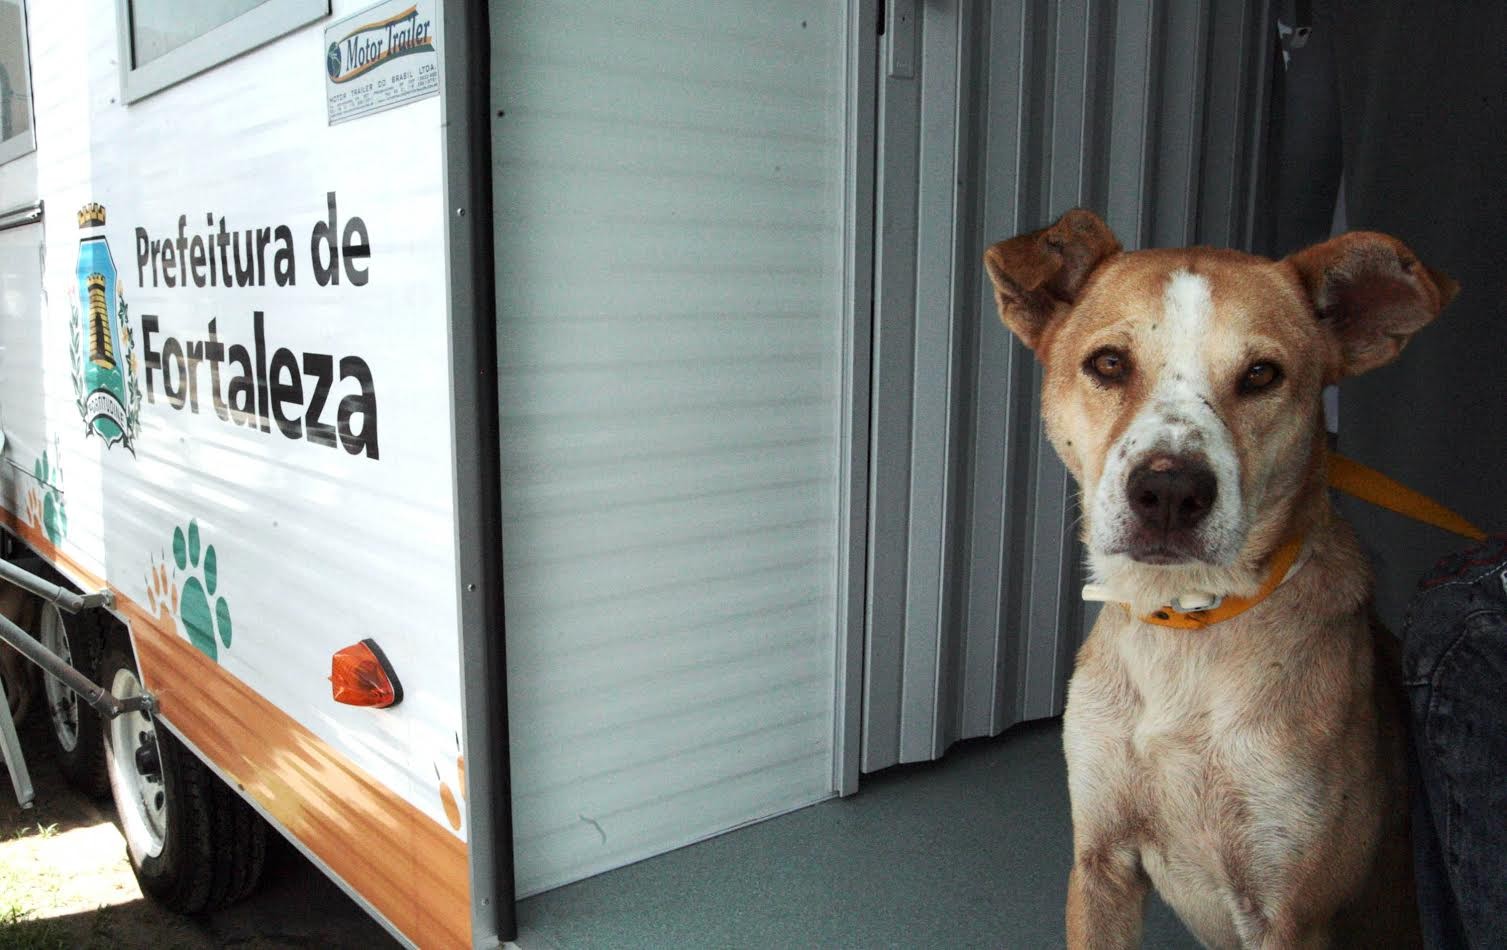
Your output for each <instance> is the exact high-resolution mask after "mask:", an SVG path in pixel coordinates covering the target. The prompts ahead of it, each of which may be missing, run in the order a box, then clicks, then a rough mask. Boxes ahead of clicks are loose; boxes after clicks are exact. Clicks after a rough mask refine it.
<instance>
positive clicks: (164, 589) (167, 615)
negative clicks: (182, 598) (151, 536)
mask: <svg viewBox="0 0 1507 950" xmlns="http://www.w3.org/2000/svg"><path fill="white" fill-rule="evenodd" d="M147 612H148V613H150V614H151V615H152V616H153V617H155V618H157V621H158V623H159V624H160V625H161V626H162V627H164V628H166V629H167V630H172V629H173V616H174V615H175V614H176V613H177V612H178V581H177V578H176V577H175V576H173V575H171V574H169V573H168V567H167V564H166V563H164V562H162V561H153V563H152V564H150V565H148V566H147Z"/></svg>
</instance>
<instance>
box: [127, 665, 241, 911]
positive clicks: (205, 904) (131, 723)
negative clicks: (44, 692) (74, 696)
mask: <svg viewBox="0 0 1507 950" xmlns="http://www.w3.org/2000/svg"><path fill="white" fill-rule="evenodd" d="M100 678H101V685H103V686H105V687H107V688H108V689H109V690H110V691H111V692H112V693H113V694H114V695H115V696H116V697H117V698H124V697H127V696H132V695H139V694H140V693H141V692H142V691H143V690H142V685H141V679H140V677H139V676H138V674H137V671H136V663H135V661H134V659H133V658H132V655H131V649H130V647H129V646H128V645H126V644H125V643H122V642H118V641H112V642H111V643H109V644H108V645H107V646H106V647H105V651H104V656H103V657H102V659H101V663H100ZM105 761H106V764H107V771H108V773H109V777H110V791H111V792H112V794H113V796H114V798H115V810H116V813H117V814H118V815H119V817H120V826H121V831H122V833H123V834H124V835H125V839H126V853H127V855H128V857H129V858H130V861H131V870H132V871H133V872H134V873H135V875H136V881H137V883H139V884H140V885H141V890H142V893H144V894H146V895H147V896H149V897H151V898H153V899H154V900H156V901H157V902H158V903H159V904H162V905H163V906H164V907H167V908H168V909H170V910H175V911H178V912H179V913H183V914H197V913H200V912H201V911H205V910H212V909H214V908H217V907H223V906H225V905H227V904H231V903H234V902H235V901H237V900H240V899H241V898H243V897H245V896H246V895H247V894H249V893H251V891H252V890H253V889H254V888H255V887H256V884H257V881H258V879H259V878H260V877H261V874H262V867H263V865H264V864H265V863H266V859H267V825H266V822H264V821H263V820H262V818H261V816H260V815H258V814H257V813H256V812H255V811H254V810H252V808H251V806H250V805H248V804H246V802H245V801H244V800H243V799H242V798H241V797H240V796H239V795H237V794H236V793H235V792H234V791H232V790H231V789H230V788H229V787H228V786H226V785H225V783H224V782H221V781H220V779H219V778H218V777H217V776H216V775H215V774H214V773H213V772H211V771H210V770H209V768H208V767H206V766H205V765H204V763H202V762H200V761H199V759H198V757H197V756H196V755H194V753H193V752H192V751H190V750H189V749H188V748H187V747H186V746H184V745H183V743H181V742H179V741H178V739H177V738H176V737H175V736H173V735H172V733H170V732H169V731H168V730H167V729H165V728H162V727H161V726H160V724H159V723H158V722H157V721H156V720H155V719H154V718H153V717H152V716H150V715H148V714H146V713H126V714H124V715H121V716H118V717H116V718H115V719H114V720H113V721H111V722H110V724H109V725H108V727H106V729H105Z"/></svg>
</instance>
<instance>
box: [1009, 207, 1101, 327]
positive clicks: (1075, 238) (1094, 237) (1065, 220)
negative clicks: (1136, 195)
mask: <svg viewBox="0 0 1507 950" xmlns="http://www.w3.org/2000/svg"><path fill="white" fill-rule="evenodd" d="M1119 252H1120V242H1119V241H1118V240H1116V239H1115V236H1114V233H1113V232H1111V231H1110V230H1109V226H1108V225H1106V224H1105V223H1104V222H1103V221H1101V220H1100V219H1099V216H1098V215H1096V214H1094V213H1093V212H1092V211H1084V210H1083V209H1082V208H1075V209H1073V210H1072V211H1069V212H1068V213H1067V214H1064V215H1063V216H1062V217H1061V218H1060V219H1059V220H1058V221H1057V223H1056V224H1054V225H1052V226H1051V227H1049V228H1042V229H1041V230H1040V231H1032V232H1031V233H1030V234H1022V235H1020V236H1018V237H1013V238H1011V239H1010V240H1008V241H1001V242H999V243H998V244H996V245H994V246H993V247H991V248H989V250H988V251H986V252H984V268H985V269H986V270H987V271H988V272H989V279H990V280H991V281H993V282H994V300H995V302H996V303H997V304H998V305H999V316H1000V319H1001V320H1003V321H1004V322H1005V326H1007V327H1009V328H1010V330H1011V331H1012V332H1014V334H1015V335H1016V336H1018V337H1020V339H1021V341H1022V342H1023V343H1025V345H1026V346H1029V347H1030V348H1031V349H1033V350H1036V351H1037V356H1040V355H1041V350H1040V347H1041V344H1042V343H1043V342H1044V336H1045V332H1046V330H1047V328H1048V327H1049V326H1050V325H1051V324H1052V321H1053V320H1054V318H1056V317H1058V316H1060V315H1063V314H1065V313H1066V312H1067V310H1068V308H1070V307H1071V306H1072V305H1073V304H1074V303H1075V302H1076V301H1077V299H1078V294H1079V292H1080V291H1081V290H1082V289H1083V285H1084V284H1085V283H1087V282H1088V277H1089V275H1090V274H1092V273H1093V272H1094V269H1095V268H1097V267H1098V266H1099V265H1100V264H1101V263H1103V262H1104V260H1105V259H1106V258H1108V257H1110V256H1112V255H1114V254H1118V253H1119Z"/></svg>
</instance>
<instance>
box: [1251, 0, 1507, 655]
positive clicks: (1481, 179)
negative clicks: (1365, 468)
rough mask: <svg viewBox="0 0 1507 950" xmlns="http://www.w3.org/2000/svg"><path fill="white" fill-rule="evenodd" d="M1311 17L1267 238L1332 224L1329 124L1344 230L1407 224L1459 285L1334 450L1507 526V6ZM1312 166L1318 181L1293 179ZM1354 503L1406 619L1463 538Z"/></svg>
mask: <svg viewBox="0 0 1507 950" xmlns="http://www.w3.org/2000/svg"><path fill="white" fill-rule="evenodd" d="M1279 15H1280V14H1279ZM1313 21H1314V22H1313V34H1312V36H1311V37H1310V38H1309V39H1308V41H1307V43H1306V45H1305V46H1304V47H1303V48H1301V49H1297V50H1293V51H1292V55H1293V68H1292V69H1291V70H1289V72H1288V73H1287V75H1286V77H1285V81H1286V83H1287V88H1286V89H1285V90H1284V91H1283V94H1282V97H1281V98H1282V101H1283V103H1284V104H1285V106H1284V112H1283V114H1282V115H1281V116H1280V121H1279V124H1280V126H1281V128H1280V129H1279V130H1277V131H1276V132H1274V138H1273V142H1274V143H1286V145H1285V146H1284V147H1282V148H1276V149H1275V156H1274V158H1275V160H1276V161H1279V162H1284V163H1286V164H1285V165H1284V167H1283V168H1282V169H1281V171H1280V172H1279V171H1275V170H1274V171H1272V172H1269V174H1268V176H1267V180H1268V183H1269V184H1268V188H1269V191H1268V194H1269V195H1270V202H1269V204H1268V208H1267V210H1268V213H1269V214H1270V215H1271V217H1272V220H1271V221H1270V222H1269V224H1268V233H1269V234H1271V235H1273V238H1272V243H1271V244H1270V246H1269V247H1268V248H1267V250H1268V251H1270V252H1271V253H1273V254H1274V255H1280V254H1285V253H1287V252H1289V251H1291V250H1293V249H1295V247H1297V246H1300V245H1302V244H1306V243H1310V242H1311V241H1313V240H1317V239H1319V238H1322V237H1323V236H1324V234H1320V233H1317V232H1318V230H1319V229H1320V227H1321V226H1322V224H1323V222H1325V221H1327V220H1328V219H1329V217H1328V216H1330V215H1332V214H1333V210H1334V208H1333V205H1334V202H1333V198H1332V197H1331V195H1332V194H1333V185H1334V184H1335V182H1334V180H1333V179H1334V176H1335V175H1336V174H1339V169H1336V168H1335V167H1334V166H1333V163H1332V162H1330V161H1329V160H1328V155H1329V152H1327V151H1326V149H1327V148H1328V144H1326V143H1327V142H1328V140H1326V139H1325V137H1324V133H1325V130H1326V129H1329V130H1331V131H1337V133H1338V135H1339V139H1340V142H1341V143H1342V153H1343V161H1342V166H1343V178H1344V201H1345V209H1344V210H1345V222H1346V224H1347V226H1348V227H1349V228H1351V229H1365V230H1374V231H1384V232H1387V233H1389V234H1393V235H1396V236H1397V237H1399V238H1401V239H1402V240H1403V241H1404V242H1406V243H1407V244H1408V245H1409V246H1410V247H1412V249H1413V250H1414V251H1415V252H1416V253H1417V254H1418V255H1419V256H1420V257H1421V258H1422V259H1423V260H1424V261H1425V262H1426V263H1427V264H1429V265H1430V266H1432V267H1435V268H1438V269H1441V270H1443V271H1445V272H1446V273H1448V274H1450V275H1451V276H1453V277H1454V278H1455V279H1456V280H1458V281H1459V282H1460V284H1461V285H1462V288H1463V289H1462V290H1461V293H1460V296H1459V298H1458V299H1456V300H1455V302H1454V303H1452V304H1451V305H1450V306H1449V307H1448V309H1446V310H1445V312H1444V314H1443V316H1442V317H1441V318H1440V319H1439V320H1438V321H1436V322H1435V323H1434V324H1433V325H1431V326H1429V327H1426V328H1424V330H1423V331H1422V332H1420V333H1419V334H1418V335H1417V336H1416V337H1415V338H1414V340H1413V342H1412V343H1411V344H1409V346H1408V348H1407V350H1406V351H1405V352H1404V353H1403V356H1402V358H1401V359H1400V360H1399V361H1398V362H1397V363H1394V364H1393V365H1391V366H1388V367H1384V368H1382V369H1379V370H1376V371H1374V372H1372V373H1369V374H1367V375H1365V376H1360V377H1357V378H1356V379H1353V380H1348V381H1346V382H1345V383H1343V384H1342V385H1341V387H1340V427H1339V430H1340V431H1339V438H1340V442H1339V447H1340V450H1341V451H1342V452H1344V453H1346V454H1348V455H1351V456H1353V457H1354V458H1355V459H1357V460H1358V461H1360V462H1364V463H1365V464H1368V465H1371V466H1374V467H1376V468H1379V469H1381V470H1382V471H1384V472H1386V473H1387V474H1389V475H1391V476H1392V477H1394V478H1397V479H1399V480H1401V481H1402V482H1404V483H1406V484H1408V485H1411V486H1412V487H1414V488H1416V489H1418V490H1420V491H1422V492H1424V493H1425V494H1428V495H1430V496H1432V497H1434V498H1436V499H1438V500H1439V501H1441V502H1443V503H1444V504H1446V505H1449V506H1450V507H1452V508H1454V509H1456V510H1458V511H1459V512H1461V513H1462V514H1464V515H1465V516H1466V517H1467V518H1469V519H1471V520H1473V521H1475V522H1476V523H1478V524H1480V525H1482V526H1483V527H1485V528H1486V529H1487V530H1501V529H1502V528H1504V527H1507V517H1504V515H1507V509H1504V505H1503V503H1502V489H1503V486H1504V481H1507V476H1504V475H1503V474H1502V473H1507V320H1504V317H1503V309H1504V299H1507V201H1504V198H1503V195H1504V190H1507V41H1504V37H1507V3H1503V2H1501V0H1490V2H1487V0H1470V2H1463V0H1462V2H1441V3H1426V4H1425V3H1413V2H1406V0H1314V3H1313ZM1331 70H1332V74H1331V72H1330V71H1331ZM1331 81H1332V83H1333V86H1332V88H1326V86H1327V84H1328V83H1330V82H1331ZM1283 148H1285V151H1284V150H1283ZM1304 176H1312V177H1313V178H1314V179H1315V180H1314V181H1312V182H1306V183H1303V182H1300V183H1298V184H1294V183H1293V182H1292V181H1291V179H1293V178H1298V179H1300V180H1301V179H1302V178H1303V177H1304ZM1284 180H1287V181H1288V184H1287V185H1286V186H1285V187H1283V186H1281V182H1282V181H1284ZM1284 242H1285V243H1284ZM1344 510H1345V513H1346V515H1347V517H1349V518H1350V520H1351V521H1352V522H1353V523H1354V524H1355V525H1356V527H1357V528H1358V530H1359V531H1360V533H1361V536H1362V538H1363V539H1364V541H1365V543H1366V545H1367V548H1368V550H1369V552H1370V553H1371V555H1372V560H1373V564H1374V566H1375V568H1376V572H1377V580H1378V583H1377V609H1378V611H1379V612H1380V614H1381V616H1382V618H1383V619H1384V620H1385V621H1386V622H1387V623H1388V624H1389V625H1391V626H1393V627H1394V628H1395V627H1396V625H1397V624H1398V623H1399V621H1400V618H1401V616H1402V613H1403V608H1404V606H1405V604H1406V602H1407V597H1408V593H1409V592H1410V591H1411V590H1412V589H1413V585H1414V583H1415V582H1416V580H1417V578H1418V577H1420V576H1421V575H1422V574H1423V573H1424V572H1425V571H1426V570H1427V569H1428V566H1429V565H1430V564H1431V563H1432V562H1433V560H1434V559H1435V558H1437V557H1438V556H1439V555H1440V554H1441V553H1443V552H1444V551H1447V550H1449V549H1450V547H1451V546H1452V545H1454V544H1455V543H1457V541H1456V539H1452V538H1451V537H1450V536H1449V535H1446V534H1443V533H1442V532H1439V531H1437V530H1435V529H1432V528H1427V527H1424V526H1421V525H1417V524H1415V523H1413V522H1409V521H1407V520H1405V519H1403V518H1401V517H1399V516H1396V515H1392V514H1390V513H1387V512H1381V511H1378V510H1376V509H1374V508H1370V507H1369V506H1366V505H1363V504H1359V503H1355V502H1346V503H1345V504H1344Z"/></svg>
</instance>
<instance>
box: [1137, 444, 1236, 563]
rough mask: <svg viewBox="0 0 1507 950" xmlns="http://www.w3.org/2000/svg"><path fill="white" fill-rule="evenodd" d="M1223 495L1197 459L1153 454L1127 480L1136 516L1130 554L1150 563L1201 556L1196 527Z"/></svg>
mask: <svg viewBox="0 0 1507 950" xmlns="http://www.w3.org/2000/svg"><path fill="white" fill-rule="evenodd" d="M1218 494H1219V480H1218V479H1217V478H1216V477H1215V475H1214V470H1213V469H1212V468H1210V467H1209V463H1208V462H1207V461H1205V460H1204V459H1202V458H1198V457H1179V456H1174V455H1154V456H1152V457H1151V458H1148V459H1146V460H1145V461H1143V462H1141V463H1140V464H1139V465H1137V466H1136V467H1135V468H1134V469H1133V470H1132V471H1131V473H1130V477H1129V478H1128V479H1126V482H1125V497H1126V500H1127V501H1128V502H1129V505H1130V510H1131V512H1132V513H1134V515H1135V524H1134V526H1133V530H1132V532H1131V536H1130V539H1129V541H1130V543H1129V545H1128V546H1127V548H1128V549H1127V552H1126V553H1128V554H1129V555H1130V556H1131V557H1132V558H1134V559H1135V560H1137V561H1141V562H1143V563H1147V564H1176V563H1180V562H1182V561H1186V560H1189V559H1193V558H1198V557H1200V556H1201V554H1202V550H1201V549H1202V547H1203V545H1202V544H1201V543H1200V542H1199V539H1198V537H1197V529H1198V526H1199V525H1200V524H1202V523H1203V521H1204V519H1205V518H1206V517H1208V515H1209V512H1210V511H1211V510H1213V508H1214V501H1215V499H1216V498H1217V497H1218Z"/></svg>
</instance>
